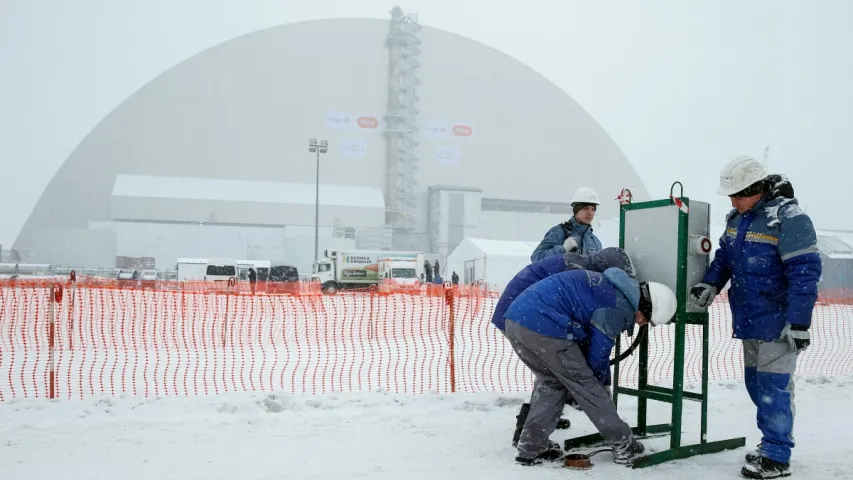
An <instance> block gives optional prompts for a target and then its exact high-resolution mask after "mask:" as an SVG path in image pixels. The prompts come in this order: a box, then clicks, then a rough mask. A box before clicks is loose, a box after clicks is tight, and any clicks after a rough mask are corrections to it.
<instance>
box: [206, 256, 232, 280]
mask: <svg viewBox="0 0 853 480" xmlns="http://www.w3.org/2000/svg"><path fill="white" fill-rule="evenodd" d="M204 281H205V282H231V285H236V284H237V262H235V261H234V260H232V259H230V258H211V259H209V260H208V261H207V270H206V271H205V272H204Z"/></svg>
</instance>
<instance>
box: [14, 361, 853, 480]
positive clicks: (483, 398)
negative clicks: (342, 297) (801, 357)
mask: <svg viewBox="0 0 853 480" xmlns="http://www.w3.org/2000/svg"><path fill="white" fill-rule="evenodd" d="M689 387H690V388H691V389H695V388H696V387H695V386H689ZM526 397H527V396H526V395H525V394H511V395H506V394H499V393H475V394H442V395H438V394H421V395H405V394H392V393H383V392H369V393H348V394H325V395H291V394H289V393H281V394H278V393H256V394H253V393H234V394H221V395H214V396H207V397H203V396H201V397H190V398H185V397H168V398H149V399H145V398H138V397H132V396H129V395H123V396H119V397H102V398H96V399H86V400H77V401H68V400H60V401H51V400H14V401H9V402H4V403H0V425H2V429H0V431H2V434H0V435H2V441H0V452H2V453H0V472H2V474H0V477H2V478H4V479H22V480H23V479H26V480H41V479H45V480H47V479H50V480H57V479H99V478H104V479H121V480H143V479H144V480H149V479H157V480H166V479H180V480H189V479H208V480H217V479H222V480H237V479H241V480H254V479H257V480H261V479H271V480H272V479H276V480H279V479H332V478H335V479H338V478H340V479H358V478H370V479H394V480H403V479H413V480H414V479H429V480H436V479H466V480H470V479H479V478H483V479H490V480H504V479H506V480H510V479H512V480H518V479H537V480H543V479H566V478H590V479H596V478H601V479H604V478H607V479H615V478H649V479H652V478H654V479H670V478H671V479H690V480H699V479H718V478H737V477H738V472H739V470H740V466H741V464H742V459H743V455H744V453H745V451H746V449H744V448H741V449H738V450H734V451H729V452H724V453H720V454H714V455H706V456H699V457H693V458H690V459H685V460H678V461H674V462H671V463H666V464H663V465H659V466H655V467H649V468H646V469H641V470H634V471H631V470H629V469H626V468H625V467H619V466H617V465H615V464H613V463H612V461H611V460H612V457H611V456H610V454H609V453H602V454H599V455H597V456H595V457H594V458H593V462H594V463H595V464H596V466H595V467H594V468H593V469H592V470H590V471H588V472H576V471H570V470H564V469H561V468H558V467H555V466H536V467H520V466H517V465H515V464H514V462H513V456H514V453H515V451H514V449H513V448H512V447H511V445H510V438H511V436H512V429H513V427H514V423H515V418H514V416H515V414H516V412H517V408H518V405H519V404H520V403H521V402H522V401H523V400H524V399H525V398H526ZM851 397H853V378H851V377H807V378H798V382H797V387H796V407H797V409H796V414H797V420H796V431H795V433H796V441H797V447H796V448H795V450H794V459H793V462H792V467H793V469H794V478H802V479H809V478H813V479H827V478H853V455H851V454H850V452H851V451H853V449H851V440H850V432H851V431H853V415H850V414H849V411H850V398H851ZM711 399H712V402H711V407H710V411H709V424H710V426H709V440H717V439H723V438H730V437H735V436H746V441H747V447H750V448H751V447H752V446H754V445H755V444H756V443H757V442H758V441H759V433H758V431H757V429H756V428H755V421H754V418H755V410H754V407H753V406H752V405H751V403H750V401H749V397H748V396H747V394H746V391H745V389H744V387H743V385H742V383H741V382H739V381H718V382H713V383H712V384H711ZM650 405H651V408H652V418H651V419H652V420H653V421H656V422H664V421H666V420H667V417H668V412H669V410H668V406H667V405H665V404H661V403H657V402H650ZM620 412H621V413H622V415H623V417H624V418H626V420H629V421H630V422H633V421H635V419H636V415H635V413H636V410H635V402H634V399H633V398H629V397H621V398H620ZM566 413H567V415H568V416H569V418H571V420H572V421H573V422H574V426H573V427H572V428H571V429H569V430H560V431H557V432H556V433H555V435H554V436H553V438H554V439H555V440H562V439H564V438H567V437H569V436H575V435H580V434H582V433H588V432H592V431H594V429H593V427H592V426H591V424H590V423H589V421H588V420H587V419H586V418H585V417H584V415H583V414H582V413H580V412H576V411H574V410H571V409H567V410H566ZM698 428H699V417H698V404H693V403H687V407H686V411H685V428H684V431H685V434H684V436H683V438H684V441H685V442H690V443H695V442H697V441H698ZM647 445H648V446H650V447H651V448H652V449H657V450H659V449H664V448H666V446H667V445H668V438H656V439H652V440H649V441H647Z"/></svg>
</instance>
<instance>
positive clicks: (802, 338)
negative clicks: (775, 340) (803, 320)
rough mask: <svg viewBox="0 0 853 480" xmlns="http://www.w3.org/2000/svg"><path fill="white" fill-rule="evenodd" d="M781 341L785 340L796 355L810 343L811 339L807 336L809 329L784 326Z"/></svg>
mask: <svg viewBox="0 0 853 480" xmlns="http://www.w3.org/2000/svg"><path fill="white" fill-rule="evenodd" d="M782 340H787V341H788V345H790V346H791V350H795V351H796V352H797V353H800V352H802V351H805V349H807V348H809V345H811V343H812V337H811V335H809V329H808V328H806V327H803V326H801V325H791V324H790V323H789V324H786V325H785V328H784V329H782Z"/></svg>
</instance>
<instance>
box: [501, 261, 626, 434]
mask: <svg viewBox="0 0 853 480" xmlns="http://www.w3.org/2000/svg"><path fill="white" fill-rule="evenodd" d="M611 267H616V268H621V269H622V270H624V271H625V273H627V274H628V276H629V277H631V278H636V276H637V275H636V272H635V270H634V264H633V263H632V262H631V258H630V257H629V256H628V254H627V253H626V252H625V250H623V249H621V248H616V247H609V248H605V249H603V250H601V251H598V252H596V253H594V254H592V255H589V256H585V255H581V254H578V253H565V254H563V255H557V256H549V257H546V258H545V259H543V260H540V261H538V262H535V263H531V264H530V265H528V266H527V267H525V268H524V269H522V270H521V271H520V272H518V273H517V274H516V275H515V277H513V278H512V280H510V281H509V283H507V285H506V288H504V291H503V293H502V294H501V296H500V298H499V299H498V303H497V304H496V305H495V311H494V313H493V314H492V324H494V326H495V327H496V328H497V329H498V330H500V331H501V332H502V333H504V334H505V331H506V320H505V319H504V315H505V314H506V311H507V309H508V308H509V306H510V305H511V304H512V302H513V300H515V298H516V297H517V296H518V295H519V294H521V292H523V291H524V290H526V289H527V287H529V286H531V285H533V284H534V283H536V282H538V281H539V280H542V279H544V278H547V277H550V276H551V275H554V274H557V273H560V272H565V271H569V270H591V271H594V272H600V273H601V272H604V271H605V270H607V269H608V268H611ZM534 381H535V380H534ZM531 401H532V398H531ZM566 404H568V405H571V406H573V407H575V408H578V409H579V405H578V403H577V401H575V400H574V398H573V397H572V396H571V395H568V397H567V398H566ZM529 411H530V403H524V404H522V405H521V408H520V410H519V412H518V415H516V417H515V419H516V422H515V433H514V434H513V437H512V446H513V447H515V446H517V445H518V439H519V437H520V436H521V430H522V428H523V427H524V423H525V422H526V420H527V415H528V413H529ZM570 425H571V423H570V422H569V420H568V419H566V418H560V419H559V420H558V421H557V425H556V428H561V429H563V428H569V426H570Z"/></svg>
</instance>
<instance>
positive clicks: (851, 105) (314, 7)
mask: <svg viewBox="0 0 853 480" xmlns="http://www.w3.org/2000/svg"><path fill="white" fill-rule="evenodd" d="M393 5H394V2H393V1H391V0H384V1H379V0H312V1H310V2H309V1H305V0H302V1H295V0H292V1H290V0H230V1H225V0H144V1H143V0H136V1H129V0H73V1H72V0H0V178H2V179H3V183H2V185H3V188H2V190H0V209H2V221H0V243H2V245H3V246H4V248H9V247H10V246H11V244H12V242H13V241H14V240H15V238H16V237H17V234H18V232H19V231H20V229H21V227H22V226H23V224H24V222H25V221H26V218H27V217H28V216H29V214H30V212H31V210H32V208H33V206H34V205H35V203H36V201H37V200H38V198H39V196H40V195H41V192H42V191H43V190H44V188H45V187H46V186H47V184H48V182H49V181H50V179H51V178H52V176H53V175H54V173H55V172H56V170H57V169H58V168H59V167H60V165H61V164H62V162H63V161H64V160H65V158H66V157H67V156H68V155H69V154H70V153H71V151H72V150H73V149H74V148H75V147H76V146H77V144H78V143H79V142H80V141H81V140H82V139H83V138H84V137H85V135H86V134H88V133H89V132H90V131H91V130H92V128H94V127H95V125H96V124H97V123H98V122H100V121H101V120H102V119H103V118H104V117H105V116H106V115H107V114H108V113H109V112H110V111H111V110H112V109H114V108H115V107H116V106H117V105H118V104H119V103H120V102H122V101H123V100H125V99H126V98H127V97H128V96H130V95H131V94H133V93H134V92H135V91H136V90H137V89H139V88H140V87H141V86H143V85H144V84H145V83H147V82H148V81H150V80H152V79H153V78H155V77H156V76H158V75H159V74H161V73H162V72H163V71H165V70H167V69H168V68H170V67H172V66H174V65H175V64H177V63H179V62H181V61H182V60H185V59H187V58H188V57H191V56H192V55H194V54H196V53H198V52H200V51H201V50H204V49H206V48H209V47H212V46H214V45H217V44H219V43H222V42H224V41H226V40H228V39H231V38H234V37H237V36H240V35H243V34H246V33H250V32H252V31H255V30H259V29H262V28H267V27H272V26H276V25H282V24H286V23H291V22H297V21H305V20H311V19H320V18H336V17H358V18H381V19H387V18H389V17H388V11H389V10H390V8H391V7H392V6H393ZM400 5H401V6H402V7H403V9H404V10H406V11H410V12H415V13H417V14H418V15H419V17H420V22H421V23H422V24H425V25H429V26H431V27H436V28H441V29H444V30H448V31H451V32H454V33H457V34H460V35H463V36H466V37H469V38H472V39H474V40H477V41H480V42H482V43H485V44H487V45H489V46H492V47H494V48H497V49H499V50H501V51H503V52H506V53H507V54H509V55H511V56H513V57H515V58H516V59H518V60H519V61H521V62H523V63H525V64H527V65H529V66H530V67H532V68H533V69H535V70H537V71H538V72H540V73H541V74H542V75H544V76H546V77H547V78H549V79H550V80H552V81H553V82H555V83H556V84H557V85H558V86H559V87H560V88H562V89H563V90H564V91H565V92H567V93H568V94H569V95H571V96H572V97H573V98H574V99H575V100H576V101H578V102H579V103H580V104H581V106H583V107H584V108H585V109H586V110H587V111H588V112H589V113H590V114H591V115H592V116H593V117H594V118H595V119H596V120H597V121H598V122H599V123H600V124H601V125H602V126H603V127H604V129H605V130H606V131H607V132H608V133H609V134H610V135H611V136H612V137H613V139H614V140H615V141H616V143H617V144H618V145H619V147H620V148H621V149H622V151H623V152H624V153H625V154H626V155H627V157H628V158H629V159H630V160H631V162H632V163H633V165H634V167H635V168H636V169H637V170H638V172H639V174H640V177H641V178H642V179H643V180H644V182H645V184H646V186H647V187H648V189H649V190H650V192H651V194H652V196H653V197H656V198H663V197H666V196H667V195H668V193H669V185H670V184H671V183H672V182H673V181H674V180H681V181H682V182H683V183H684V185H685V187H686V192H685V194H686V195H688V196H690V197H693V198H696V199H700V200H705V201H711V202H712V204H713V207H714V210H713V212H712V215H713V216H714V219H715V220H718V221H720V220H722V217H723V216H724V215H725V213H726V211H727V201H726V199H724V198H720V197H718V196H716V195H715V194H714V188H715V186H716V183H717V177H718V173H719V168H720V167H721V166H722V165H723V164H724V163H725V162H726V161H727V160H728V159H729V158H730V157H732V156H735V155H739V154H753V155H757V156H760V155H762V152H763V150H764V147H765V146H768V145H769V146H770V164H771V168H772V169H773V170H774V171H778V172H781V173H785V174H787V175H788V176H789V178H791V180H792V181H793V183H794V187H795V189H796V192H797V196H798V197H799V198H800V202H801V203H802V204H804V205H805V206H806V208H807V211H808V213H809V214H810V215H811V216H812V218H813V219H814V220H815V223H816V224H817V226H818V228H826V229H828V228H838V229H845V228H846V229H851V230H853V217H851V214H850V213H849V206H848V198H849V197H850V196H849V195H848V194H847V193H848V192H847V188H848V185H849V184H850V183H851V181H852V180H853V166H851V162H853V154H851V150H853V149H851V146H850V139H851V137H853V135H851V133H853V87H851V85H853V54H851V51H850V50H851V46H853V29H851V28H850V22H851V20H853V1H851V0H821V1H818V0H802V1H793V0H760V1H759V0H750V1H745V0H728V1H721V0H707V1H706V0H689V1H684V0H668V1H664V0H659V1H652V0H643V1H633V0H626V1H610V2H605V1H595V2H590V1H585V2H580V1H569V0H553V1H544V0H542V1H531V0H527V1H524V2H495V1H486V0H467V1H465V2H460V1H446V0H410V1H407V2H406V3H402V4H400ZM472 61H474V59H472ZM508 93H509V92H508ZM555 141H559V139H555ZM600 193H601V194H602V196H604V197H605V198H607V197H608V196H610V194H611V192H600ZM570 195H571V192H567V194H566V200H567V201H568V200H569V198H570Z"/></svg>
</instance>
